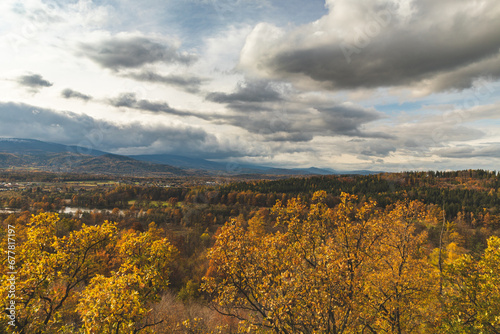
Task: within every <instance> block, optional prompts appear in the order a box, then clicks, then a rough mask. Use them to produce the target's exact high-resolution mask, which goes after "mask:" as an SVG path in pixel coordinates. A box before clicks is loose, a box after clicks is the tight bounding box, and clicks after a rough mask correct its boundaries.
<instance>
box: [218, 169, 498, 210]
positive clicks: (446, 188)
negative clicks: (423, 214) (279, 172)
mask: <svg viewBox="0 0 500 334" xmlns="http://www.w3.org/2000/svg"><path fill="white" fill-rule="evenodd" d="M499 188H500V173H496V172H490V171H484V170H465V171H453V172H439V171H438V172H433V171H431V172H405V173H383V174H378V175H347V176H337V175H328V176H313V177H308V178H291V179H284V180H275V181H249V182H239V183H231V184H229V185H226V186H224V187H222V188H221V193H222V194H229V193H231V192H246V191H251V192H254V193H261V194H271V193H277V194H278V193H284V194H289V195H292V196H297V195H301V196H307V194H309V195H312V194H313V193H314V192H315V191H318V190H325V191H327V192H328V193H330V194H332V195H333V196H339V195H340V193H341V192H347V193H351V194H357V195H358V196H362V197H365V198H372V199H374V200H376V201H377V203H379V205H380V206H383V207H385V206H386V205H388V204H391V203H394V201H396V200H398V199H401V198H408V199H411V200H420V201H422V202H424V203H426V204H439V205H442V206H444V209H445V211H446V213H447V214H448V215H449V216H451V217H454V216H456V215H457V213H458V212H459V211H461V210H465V211H469V212H479V211H482V210H483V208H494V207H496V206H498V205H500V192H499Z"/></svg>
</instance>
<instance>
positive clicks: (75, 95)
mask: <svg viewBox="0 0 500 334" xmlns="http://www.w3.org/2000/svg"><path fill="white" fill-rule="evenodd" d="M61 96H62V97H64V98H65V99H80V100H84V101H89V100H92V96H90V95H86V94H83V93H80V92H77V91H74V90H72V89H71V88H66V89H64V90H63V91H62V92H61Z"/></svg>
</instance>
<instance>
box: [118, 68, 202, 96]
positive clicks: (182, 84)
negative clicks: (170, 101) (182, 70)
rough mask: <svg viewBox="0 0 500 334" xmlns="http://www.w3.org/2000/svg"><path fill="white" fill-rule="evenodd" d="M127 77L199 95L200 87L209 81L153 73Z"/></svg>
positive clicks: (134, 74)
mask: <svg viewBox="0 0 500 334" xmlns="http://www.w3.org/2000/svg"><path fill="white" fill-rule="evenodd" d="M126 77H128V78H132V79H135V80H138V81H145V82H153V83H160V84H164V85H169V86H175V87H178V88H181V89H183V90H185V91H187V92H189V93H197V92H198V91H199V90H200V86H201V85H202V84H203V83H205V82H206V81H208V80H207V79H204V78H199V77H195V76H189V75H186V76H183V75H173V74H170V75H161V74H157V73H154V72H151V71H143V72H140V73H131V74H127V75H126Z"/></svg>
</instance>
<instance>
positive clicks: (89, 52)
mask: <svg viewBox="0 0 500 334" xmlns="http://www.w3.org/2000/svg"><path fill="white" fill-rule="evenodd" d="M80 51H81V52H82V53H83V55H85V56H87V57H88V58H90V59H92V60H93V61H95V62H96V63H98V64H99V65H101V66H102V67H105V68H109V69H112V70H119V69H123V68H139V67H141V66H143V65H146V64H153V63H157V62H163V63H167V64H172V63H177V64H184V65H189V64H191V63H193V62H194V61H196V59H197V58H196V56H194V55H192V54H188V53H185V52H180V51H179V50H178V49H177V48H176V47H174V46H172V45H167V44H165V43H161V42H159V41H155V40H152V39H149V38H146V37H140V36H116V37H113V38H107V39H103V40H101V41H99V42H95V43H82V44H81V46H80Z"/></svg>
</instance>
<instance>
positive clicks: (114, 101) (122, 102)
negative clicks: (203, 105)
mask: <svg viewBox="0 0 500 334" xmlns="http://www.w3.org/2000/svg"><path fill="white" fill-rule="evenodd" d="M108 102H109V104H110V105H112V106H114V107H126V108H130V109H136V110H141V111H150V112H153V113H166V114H171V115H177V116H194V117H198V118H202V119H208V118H209V116H208V115H203V114H200V113H194V112H190V111H183V110H178V109H174V108H172V107H170V106H169V105H168V103H166V102H152V101H149V100H144V99H141V100H138V99H137V97H136V95H135V94H134V93H123V94H120V95H119V96H118V97H115V98H111V99H109V100H108Z"/></svg>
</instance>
